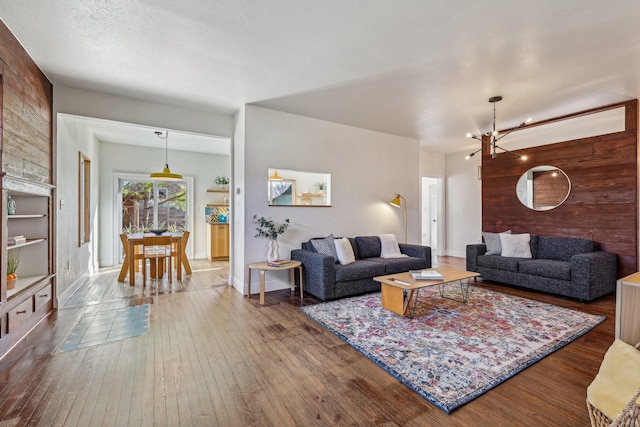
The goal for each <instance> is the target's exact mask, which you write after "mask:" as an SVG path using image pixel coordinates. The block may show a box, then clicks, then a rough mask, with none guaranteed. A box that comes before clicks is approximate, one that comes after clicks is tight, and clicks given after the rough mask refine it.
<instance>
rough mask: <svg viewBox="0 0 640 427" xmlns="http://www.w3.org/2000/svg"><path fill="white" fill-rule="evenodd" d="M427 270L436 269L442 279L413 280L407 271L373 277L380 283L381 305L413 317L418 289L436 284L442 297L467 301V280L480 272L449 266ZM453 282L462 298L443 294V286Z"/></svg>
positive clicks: (402, 314)
mask: <svg viewBox="0 0 640 427" xmlns="http://www.w3.org/2000/svg"><path fill="white" fill-rule="evenodd" d="M429 270H436V271H438V272H439V273H440V274H442V276H443V277H444V278H443V279H442V280H415V279H414V278H413V277H411V275H410V274H409V272H406V273H397V274H388V275H386V276H378V277H374V278H373V280H375V281H376V282H380V284H381V286H380V287H381V299H382V307H384V308H385V309H387V310H389V311H393V312H394V313H397V314H399V315H401V316H406V317H413V312H414V309H415V305H416V301H417V299H418V291H419V290H420V289H422V288H426V287H427V286H438V288H439V290H440V296H441V297H443V298H447V299H452V300H454V301H459V302H467V296H468V295H469V282H470V280H471V279H472V278H474V277H478V276H480V273H475V272H473V271H465V270H458V269H456V268H451V267H436V268H430V269H429ZM455 283H457V284H459V285H460V292H461V293H462V299H456V298H451V297H448V296H446V295H445V292H444V291H445V286H446V285H448V284H455Z"/></svg>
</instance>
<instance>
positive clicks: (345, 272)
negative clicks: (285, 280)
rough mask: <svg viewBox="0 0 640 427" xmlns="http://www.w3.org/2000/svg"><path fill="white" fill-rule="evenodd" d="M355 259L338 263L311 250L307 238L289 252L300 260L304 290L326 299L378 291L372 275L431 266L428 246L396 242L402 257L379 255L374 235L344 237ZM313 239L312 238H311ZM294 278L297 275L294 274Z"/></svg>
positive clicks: (379, 247)
mask: <svg viewBox="0 0 640 427" xmlns="http://www.w3.org/2000/svg"><path fill="white" fill-rule="evenodd" d="M348 239H349V241H350V242H351V246H352V248H353V252H354V255H355V258H356V261H355V262H353V263H351V264H347V265H341V264H339V263H337V262H336V260H335V259H334V258H333V257H331V256H329V255H324V254H321V253H318V252H316V251H315V250H314V248H313V246H312V245H311V244H310V241H307V242H304V243H302V249H294V250H292V251H291V259H293V260H298V261H300V262H301V263H302V266H303V272H304V292H305V293H309V294H311V295H314V296H315V297H317V298H319V299H321V300H323V301H327V300H332V299H337V298H343V297H347V296H352V295H359V294H364V293H369V292H377V291H380V283H378V282H376V281H375V280H373V278H374V277H375V276H383V275H385V274H394V273H400V272H403V271H408V270H415V269H421V268H429V267H431V248H430V247H428V246H420V245H411V244H404V243H400V244H399V246H400V252H401V253H403V254H405V255H408V256H407V257H402V258H381V257H380V253H381V248H382V246H381V242H380V238H379V237H377V236H360V237H355V238H351V237H350V238H348ZM311 240H313V239H311ZM296 279H297V276H296Z"/></svg>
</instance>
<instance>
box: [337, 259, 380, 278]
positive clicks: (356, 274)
mask: <svg viewBox="0 0 640 427" xmlns="http://www.w3.org/2000/svg"><path fill="white" fill-rule="evenodd" d="M384 274H386V273H385V266H384V264H381V263H379V262H370V261H363V260H356V261H355V262H352V263H351V264H347V265H342V264H336V283H337V282H348V281H350V280H361V279H370V278H372V277H374V276H383V275H384Z"/></svg>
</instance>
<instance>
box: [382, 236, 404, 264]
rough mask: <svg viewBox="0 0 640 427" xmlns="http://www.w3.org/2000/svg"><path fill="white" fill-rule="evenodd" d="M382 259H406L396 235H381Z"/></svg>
mask: <svg viewBox="0 0 640 427" xmlns="http://www.w3.org/2000/svg"><path fill="white" fill-rule="evenodd" d="M378 237H380V247H381V250H380V258H403V257H406V255H404V254H403V253H402V252H400V245H398V240H397V239H396V236H395V235H394V234H380V235H379V236H378Z"/></svg>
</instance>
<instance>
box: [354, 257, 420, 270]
mask: <svg viewBox="0 0 640 427" xmlns="http://www.w3.org/2000/svg"><path fill="white" fill-rule="evenodd" d="M367 261H370V262H376V263H379V264H382V265H384V268H385V270H384V274H395V273H402V272H405V271H409V270H420V269H423V268H427V265H426V261H425V260H424V259H423V258H416V257H408V256H405V257H403V258H367Z"/></svg>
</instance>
